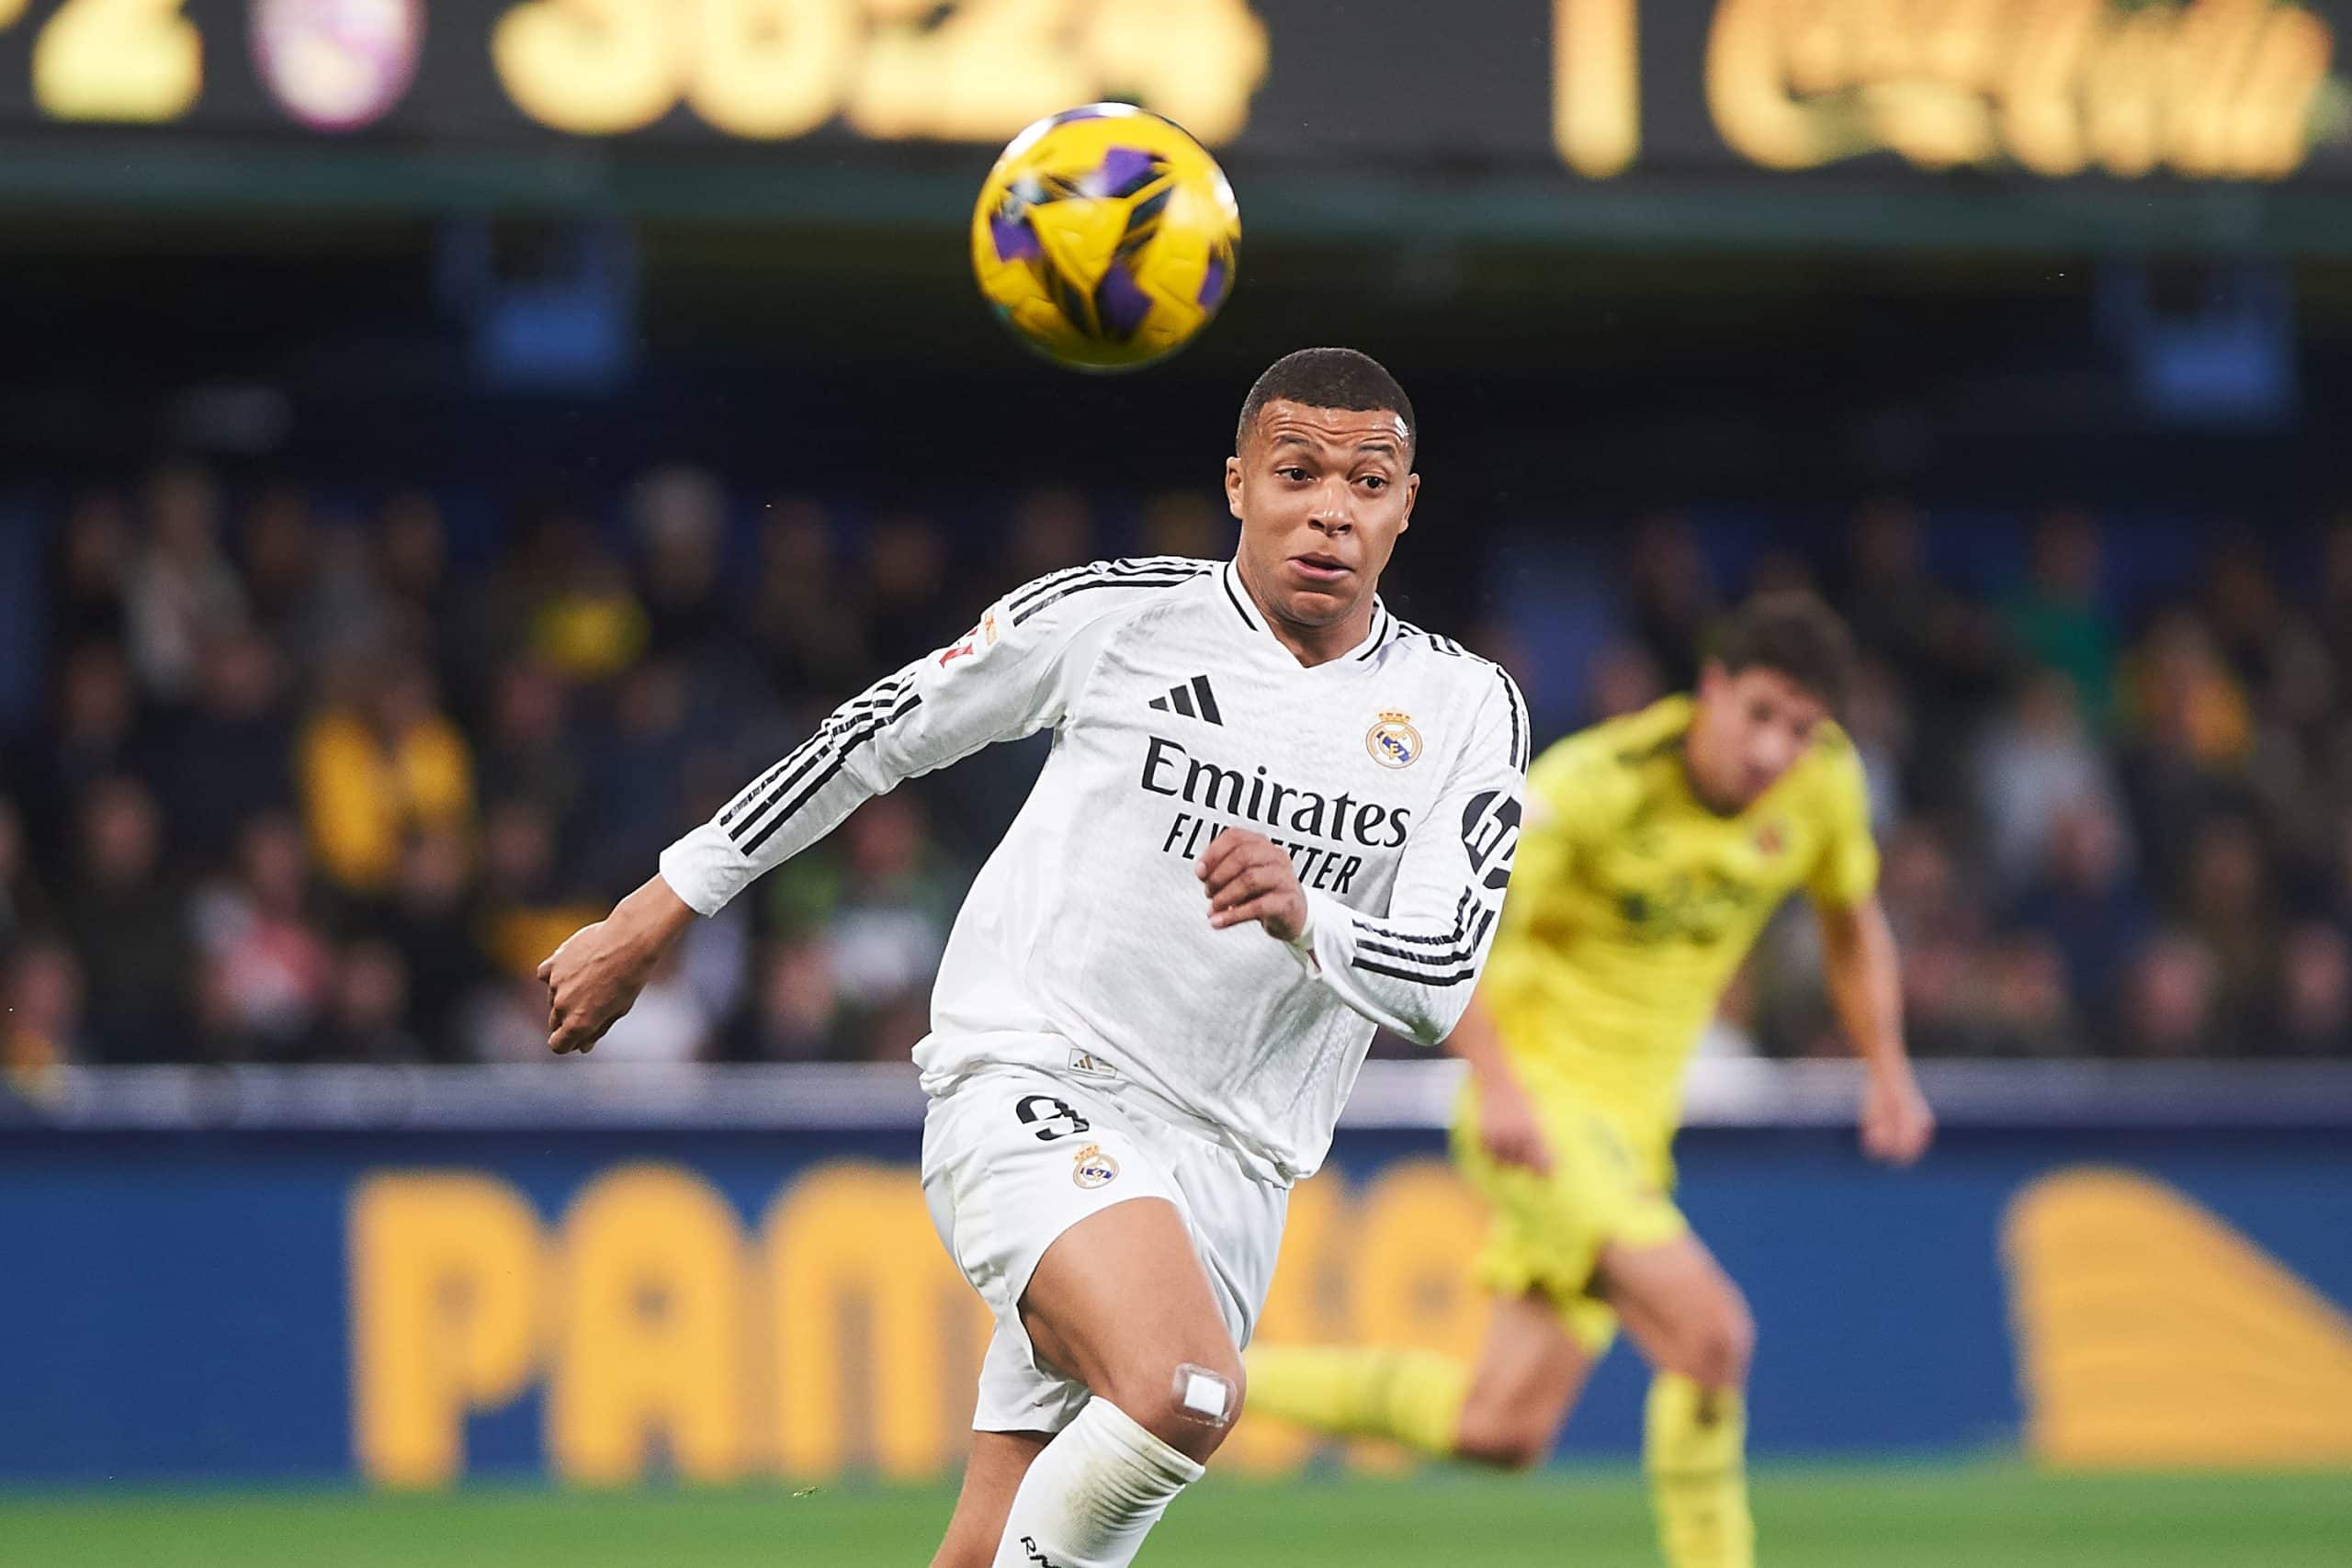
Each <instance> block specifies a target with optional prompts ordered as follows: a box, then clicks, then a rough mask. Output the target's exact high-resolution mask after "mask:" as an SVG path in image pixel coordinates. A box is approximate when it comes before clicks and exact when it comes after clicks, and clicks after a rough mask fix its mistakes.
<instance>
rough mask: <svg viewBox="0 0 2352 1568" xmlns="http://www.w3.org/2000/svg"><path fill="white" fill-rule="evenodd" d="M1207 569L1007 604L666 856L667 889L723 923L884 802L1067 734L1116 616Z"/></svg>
mask: <svg viewBox="0 0 2352 1568" xmlns="http://www.w3.org/2000/svg"><path fill="white" fill-rule="evenodd" d="M1195 570H1196V568H1195V565H1194V563H1192V562H1182V563H1177V564H1175V565H1172V566H1161V565H1158V564H1155V563H1154V562H1148V561H1114V562H1097V563H1096V564H1095V565H1093V566H1091V567H1076V568H1073V569H1071V570H1069V571H1066V572H1057V573H1054V574H1052V575H1051V576H1048V577H1045V578H1041V579H1039V580H1038V581H1035V582H1032V583H1029V584H1027V585H1026V586H1024V587H1022V588H1020V589H1017V590H1015V591H1014V592H1012V593H1008V594H1006V595H1005V596H1004V597H1003V598H1002V599H1000V600H998V601H997V603H996V604H993V605H991V606H989V611H988V613H987V614H986V615H983V616H982V617H981V619H980V624H979V625H978V626H974V627H973V628H972V629H971V630H970V631H969V632H968V633H967V634H965V636H964V637H961V638H960V639H958V640H957V641H956V642H952V643H950V644H948V645H947V646H946V647H944V648H943V649H939V650H938V651H937V652H935V653H928V654H925V655H924V656H923V657H922V658H921V659H918V660H915V661H914V662H913V663H911V664H910V665H908V666H907V667H906V668H905V669H903V670H900V671H897V672H896V673H894V674H892V675H890V676H888V678H886V679H884V680H881V681H877V682H875V683H874V684H873V685H872V686H869V687H868V688H866V690H865V691H864V692H862V693H860V694H858V695H857V696H855V697H854V698H852V699H851V700H850V701H848V702H846V703H843V704H842V705H841V706H840V707H838V708H836V709H834V710H833V713H832V716H831V717H829V718H827V719H826V720H825V722H824V723H823V724H822V725H820V726H819V727H818V730H817V733H816V734H814V735H812V736H810V737H809V739H808V740H807V741H806V742H805V743H803V744H802V745H801V746H800V748H799V749H798V750H795V751H794V752H793V753H792V754H791V755H790V756H788V757H786V758H785V759H784V760H783V761H779V762H777V763H776V764H775V766H774V767H771V768H770V769H768V770H767V772H765V773H762V774H761V775H760V776H759V777H758V778H756V779H754V780H752V782H751V783H750V784H747V785H745V786H744V788H743V790H742V791H741V793H740V794H739V795H736V796H735V798H734V799H733V800H730V801H729V802H728V803H727V805H726V806H725V807H722V808H721V809H720V811H719V813H718V816H716V817H714V818H711V819H710V820H709V821H708V822H706V823H705V824H703V825H702V826H701V827H699V828H697V829H695V830H694V831H693V832H691V833H688V834H687V835H686V836H685V837H684V838H683V839H680V840H678V841H677V842H676V843H674V844H672V845H671V846H670V847H669V848H668V849H667V850H665V851H663V852H662V876H663V877H664V878H665V879H666V880H667V881H668V882H669V884H670V886H672V887H673V889H675V890H676V892H677V894H678V897H681V898H684V900H685V901H686V902H687V903H688V904H689V905H691V906H692V907H693V908H694V909H695V913H697V914H703V915H711V914H716V913H718V910H719V909H720V908H722V907H723V906H725V904H726V903H727V901H728V900H729V899H730V898H732V897H735V895H736V894H738V893H740V892H741V891H742V890H743V889H744V888H745V887H747V886H750V885H751V884H752V882H753V881H754V880H756V879H757V878H758V877H759V876H760V875H762V874H763V873H765V872H766V871H768V870H769V869H770V868H772V867H774V866H776V865H778V864H781V863H783V862H785V861H786V860H789V859H790V858H791V857H792V856H794V855H796V854H797V853H799V852H801V851H802V850H804V849H806V848H807V847H808V846H809V845H810V844H813V843H815V842H816V841H817V840H820V839H821V838H823V837H824V836H825V835H826V834H827V833H830V832H831V831H832V830H833V829H834V827H835V826H837V825H838V824H839V823H840V822H841V820H842V818H845V817H847V816H848V815H849V814H850V813H851V812H852V811H854V810H855V809H856V808H857V807H859V806H861V805H863V804H864V803H865V801H867V800H869V799H871V798H872V797H873V796H875V795H885V794H888V792H889V791H891V790H893V789H895V788H897V787H898V786H899V784H900V783H902V782H903V781H905V780H907V779H910V778H912V777H914V776H916V775H917V774H920V773H930V772H932V771H933V770H934V769H937V768H944V767H945V766H947V765H948V764H949V763H950V762H954V761H958V760H959V759H961V758H964V757H968V756H970V755H971V754H972V753H973V752H975V751H977V750H979V749H980V748H981V747H983V746H986V745H988V744H989V743H990V742H991V741H996V740H1010V739H1015V738H1017V737H1020V736H1023V735H1029V734H1033V733H1035V731H1037V730H1039V729H1043V728H1047V727H1048V726H1052V725H1056V724H1058V723H1060V722H1061V719H1062V717H1063V715H1064V713H1065V712H1066V710H1067V707H1068V705H1069V698H1070V696H1071V694H1072V693H1073V692H1074V691H1075V689H1076V687H1077V686H1078V685H1079V684H1080V683H1081V682H1083V681H1084V679H1085V676H1086V673H1087V671H1089V670H1090V669H1091V667H1092V664H1093V660H1094V658H1095V656H1096V655H1097V654H1098V653H1099V652H1100V651H1101V647H1102V642H1103V637H1105V636H1106V635H1107V626H1108V624H1109V622H1110V620H1111V619H1112V617H1114V616H1115V615H1116V614H1117V613H1118V612H1119V611H1120V610H1121V609H1122V608H1125V607H1130V606H1133V605H1135V604H1137V603H1138V602H1139V601H1140V597H1141V596H1143V595H1147V594H1148V593H1149V592H1150V591H1152V590H1154V589H1161V588H1167V587H1171V586H1174V585H1176V584H1178V583H1181V582H1182V581H1186V580H1187V578H1188V577H1190V576H1191V575H1193V573H1194V571H1195ZM1090 590H1091V592H1090Z"/></svg>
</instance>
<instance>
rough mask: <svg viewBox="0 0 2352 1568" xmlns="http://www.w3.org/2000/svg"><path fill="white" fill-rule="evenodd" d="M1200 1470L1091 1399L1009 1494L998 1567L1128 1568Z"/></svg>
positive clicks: (1103, 1402)
mask: <svg viewBox="0 0 2352 1568" xmlns="http://www.w3.org/2000/svg"><path fill="white" fill-rule="evenodd" d="M1200 1478H1201V1467H1200V1466H1199V1465H1198V1464H1196V1463H1194V1462H1193V1461H1192V1460H1189V1459H1187V1458H1185V1457H1184V1456H1183V1455H1182V1454H1181V1453H1178V1452H1177V1451H1176V1450H1174V1449H1171V1448H1170V1447H1169V1446H1168V1445H1167V1444H1166V1443H1163V1442H1161V1441H1160V1440H1159V1438H1155V1437H1153V1436H1152V1435H1151V1434H1150V1433H1149V1432H1147V1431H1145V1430H1144V1429H1143V1427H1140V1426H1138V1425H1137V1424H1136V1420H1135V1418H1134V1417H1133V1416H1129V1415H1128V1414H1127V1413H1126V1412H1125V1411H1124V1410H1122V1409H1120V1408H1119V1407H1118V1406H1117V1405H1115V1404H1112V1403H1111V1402H1110V1401H1109V1400H1107V1399H1101V1398H1096V1399H1090V1400H1088V1401H1087V1402H1086V1408H1085V1409H1083V1410H1081V1411H1080V1412H1079V1413H1078V1419H1077V1420H1075V1421H1073V1422H1071V1423H1070V1424H1069V1426H1067V1427H1063V1428H1062V1430H1061V1434H1060V1435H1059V1436H1058V1437H1057V1438H1054V1440H1053V1441H1052V1442H1050V1443H1047V1444H1046V1447H1045V1450H1044V1451H1043V1452H1042V1453H1040V1454H1038V1456H1037V1457H1036V1459H1035V1461H1033V1462H1032V1463H1031V1464H1030V1466H1029V1473H1028V1474H1027V1475H1026V1476H1024V1477H1023V1479H1022V1482H1021V1490H1020V1491H1018V1492H1016V1493H1014V1494H1013V1495H1012V1514H1011V1515H1010V1516H1009V1517H1008V1518H1007V1522H1006V1524H1005V1527H1004V1539H1003V1540H1001V1541H1000V1542H999V1543H998V1545H997V1549H996V1568H1126V1565H1127V1564H1128V1563H1130V1562H1134V1561H1135V1556H1136V1552H1137V1551H1141V1550H1142V1548H1143V1538H1144V1537H1145V1536H1147V1535H1149V1534H1150V1533H1151V1527H1152V1526H1154V1525H1156V1524H1158V1523H1159V1516H1160V1515H1161V1514H1162V1513H1164V1512H1166V1511H1167V1508H1168V1505H1169V1502H1170V1499H1172V1498H1173V1497H1174V1496H1175V1495H1176V1494H1177V1493H1179V1492H1182V1490H1184V1488H1185V1487H1186V1486H1189V1485H1190V1484H1192V1483H1193V1482H1195V1481H1198V1480H1199V1479H1200Z"/></svg>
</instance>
